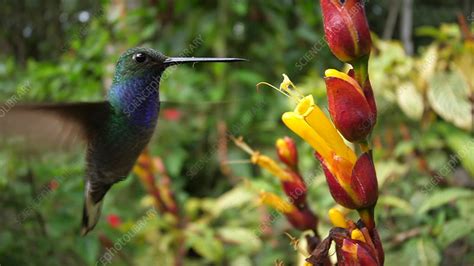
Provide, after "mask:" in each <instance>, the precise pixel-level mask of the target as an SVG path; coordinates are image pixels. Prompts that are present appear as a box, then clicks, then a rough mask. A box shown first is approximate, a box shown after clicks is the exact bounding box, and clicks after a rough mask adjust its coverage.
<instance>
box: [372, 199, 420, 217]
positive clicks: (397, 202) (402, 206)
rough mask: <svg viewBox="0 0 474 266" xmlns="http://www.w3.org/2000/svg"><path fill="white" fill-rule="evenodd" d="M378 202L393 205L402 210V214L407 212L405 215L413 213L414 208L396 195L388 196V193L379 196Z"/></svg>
mask: <svg viewBox="0 0 474 266" xmlns="http://www.w3.org/2000/svg"><path fill="white" fill-rule="evenodd" d="M378 204H380V205H387V206H392V207H395V208H397V209H400V210H402V211H403V212H404V214H407V215H410V214H413V213H415V210H414V209H413V207H412V206H411V205H410V203H409V202H408V201H406V200H404V199H401V198H399V197H396V196H389V195H384V196H381V197H380V198H379V200H378Z"/></svg>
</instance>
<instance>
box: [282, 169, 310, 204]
mask: <svg viewBox="0 0 474 266" xmlns="http://www.w3.org/2000/svg"><path fill="white" fill-rule="evenodd" d="M287 172H288V174H289V175H290V176H291V177H292V179H291V180H285V181H281V184H282V187H283V191H284V192H285V194H286V195H287V196H288V198H290V199H291V201H292V203H293V204H294V205H295V206H304V205H306V204H307V202H306V193H307V188H306V184H305V183H304V181H303V179H302V178H301V176H299V175H298V174H296V173H295V172H291V171H287Z"/></svg>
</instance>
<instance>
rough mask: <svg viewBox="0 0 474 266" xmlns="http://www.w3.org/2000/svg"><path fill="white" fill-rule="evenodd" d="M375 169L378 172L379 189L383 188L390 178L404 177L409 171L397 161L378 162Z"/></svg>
mask: <svg viewBox="0 0 474 266" xmlns="http://www.w3.org/2000/svg"><path fill="white" fill-rule="evenodd" d="M375 168H376V170H377V179H378V182H379V187H380V186H383V184H384V183H385V181H386V180H387V179H388V178H389V177H394V176H395V177H398V176H401V175H404V174H405V173H406V172H407V170H408V167H407V166H406V165H404V164H400V163H398V162H397V161H395V160H388V161H381V162H377V163H376V165H375Z"/></svg>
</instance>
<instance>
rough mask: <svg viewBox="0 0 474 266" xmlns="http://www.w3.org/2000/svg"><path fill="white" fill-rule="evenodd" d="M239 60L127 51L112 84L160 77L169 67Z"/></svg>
mask: <svg viewBox="0 0 474 266" xmlns="http://www.w3.org/2000/svg"><path fill="white" fill-rule="evenodd" d="M237 61H245V59H241V58H221V57H167V56H165V55H163V54H162V53H160V52H158V51H156V50H154V49H151V48H144V47H136V48H131V49H128V50H127V51H126V52H125V53H123V54H122V55H121V56H120V58H119V60H118V62H117V66H116V69H115V76H114V83H116V82H120V81H122V80H128V79H130V78H139V77H143V76H145V75H146V76H153V77H157V76H161V74H162V73H163V71H165V69H166V68H167V67H169V66H173V65H179V64H186V63H199V62H237Z"/></svg>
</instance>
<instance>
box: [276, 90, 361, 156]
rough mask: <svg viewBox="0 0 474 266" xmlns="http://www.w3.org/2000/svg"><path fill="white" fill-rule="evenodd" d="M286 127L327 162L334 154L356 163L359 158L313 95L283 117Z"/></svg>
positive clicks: (305, 98)
mask: <svg viewBox="0 0 474 266" xmlns="http://www.w3.org/2000/svg"><path fill="white" fill-rule="evenodd" d="M282 120H283V122H284V123H285V125H286V126H287V127H288V128H290V129H291V130H292V131H293V132H295V133H296V134H298V135H299V136H300V137H301V138H303V139H304V140H305V141H306V142H308V143H309V144H310V145H311V146H312V147H313V148H314V149H315V150H316V151H317V152H318V153H319V154H320V155H321V156H322V157H323V158H324V159H325V160H326V161H328V162H330V161H332V158H333V156H334V154H336V155H338V156H340V157H342V158H344V159H345V160H346V161H349V162H351V163H355V161H356V160H357V157H356V155H355V153H354V151H352V150H351V148H349V147H348V146H347V145H346V144H345V143H344V140H343V139H342V137H341V136H340V135H339V133H338V132H337V130H336V128H335V127H334V125H333V124H332V123H331V121H330V120H329V119H328V118H327V116H326V115H325V114H324V113H323V111H322V110H321V109H320V108H319V107H318V106H317V105H316V104H315V103H314V99H313V96H312V95H308V96H306V97H304V98H303V99H301V100H300V101H299V103H298V105H297V106H296V108H295V110H294V111H293V112H286V113H284V114H283V116H282Z"/></svg>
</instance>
